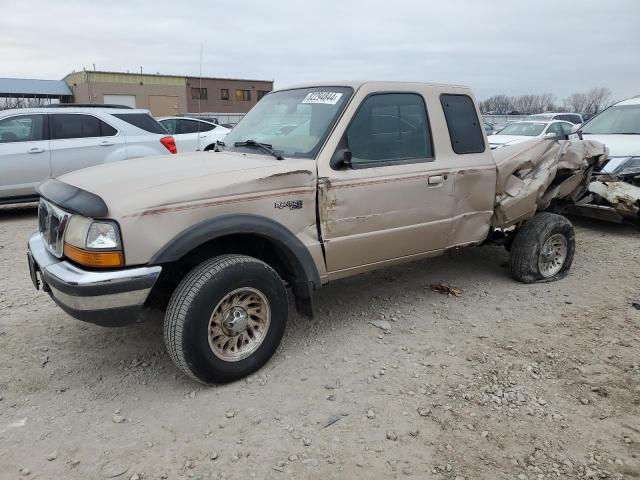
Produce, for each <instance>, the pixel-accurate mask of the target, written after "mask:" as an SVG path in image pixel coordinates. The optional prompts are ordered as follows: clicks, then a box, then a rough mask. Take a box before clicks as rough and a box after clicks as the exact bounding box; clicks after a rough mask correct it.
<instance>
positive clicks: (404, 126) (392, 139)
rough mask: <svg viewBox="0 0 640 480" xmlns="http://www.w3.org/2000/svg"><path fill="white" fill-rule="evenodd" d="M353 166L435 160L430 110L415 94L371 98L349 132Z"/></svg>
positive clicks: (367, 100) (350, 126)
mask: <svg viewBox="0 0 640 480" xmlns="http://www.w3.org/2000/svg"><path fill="white" fill-rule="evenodd" d="M347 143H348V146H349V150H351V163H352V165H353V166H355V167H357V166H366V165H367V164H370V165H371V166H375V165H379V164H385V163H411V162H415V161H426V160H432V159H433V147H432V142H431V135H430V132H429V122H428V119H427V109H426V107H425V104H424V100H423V99H422V97H421V96H420V95H417V94H414V93H389V94H377V95H372V96H370V97H368V98H367V99H366V100H365V101H364V102H363V104H362V105H361V106H360V108H359V109H358V111H357V112H356V114H355V116H354V118H353V120H352V122H351V125H349V128H348V130H347Z"/></svg>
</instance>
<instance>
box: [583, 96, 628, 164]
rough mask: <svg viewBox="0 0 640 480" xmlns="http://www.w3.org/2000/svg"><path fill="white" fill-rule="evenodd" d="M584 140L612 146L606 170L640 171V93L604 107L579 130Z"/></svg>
mask: <svg viewBox="0 0 640 480" xmlns="http://www.w3.org/2000/svg"><path fill="white" fill-rule="evenodd" d="M579 132H581V133H582V137H583V138H584V139H585V140H597V141H598V142H602V143H604V144H605V145H606V146H607V147H608V148H609V161H608V162H607V163H606V164H605V166H604V167H602V172H604V173H615V174H620V173H622V172H623V170H631V169H633V170H634V171H637V172H640V97H636V98H631V99H629V100H624V101H622V102H618V103H616V104H615V105H613V106H611V107H609V108H607V109H606V110H603V111H602V112H600V113H599V114H598V115H596V116H595V117H593V118H592V119H591V120H589V121H588V122H587V123H585V124H584V125H583V126H582V127H581V128H580V130H579Z"/></svg>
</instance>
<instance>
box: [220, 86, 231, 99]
mask: <svg viewBox="0 0 640 480" xmlns="http://www.w3.org/2000/svg"><path fill="white" fill-rule="evenodd" d="M220 100H229V89H228V88H221V89H220Z"/></svg>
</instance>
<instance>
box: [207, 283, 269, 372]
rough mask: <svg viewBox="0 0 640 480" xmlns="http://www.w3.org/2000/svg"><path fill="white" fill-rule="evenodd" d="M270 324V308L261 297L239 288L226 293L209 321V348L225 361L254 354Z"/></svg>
mask: <svg viewBox="0 0 640 480" xmlns="http://www.w3.org/2000/svg"><path fill="white" fill-rule="evenodd" d="M270 323H271V307H270V306H269V301H268V300H267V297H265V296H264V294H263V293H262V292H261V291H259V290H256V289H255V288H249V287H242V288H237V289H236V290H233V291H232V292H229V293H227V294H226V295H225V296H224V297H223V298H222V300H220V301H219V302H218V305H216V308H214V309H213V313H212V314H211V318H210V319H209V329H208V334H209V347H210V348H211V351H212V352H213V354H214V355H215V356H216V357H218V358H220V359H221V360H224V361H227V362H237V361H239V360H242V359H245V358H247V357H248V356H250V355H251V354H252V353H253V352H255V351H256V350H257V349H258V347H259V346H260V345H261V344H262V342H263V341H264V339H265V337H266V335H267V331H268V330H269V325H270Z"/></svg>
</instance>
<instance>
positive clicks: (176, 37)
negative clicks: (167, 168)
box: [0, 0, 640, 99]
mask: <svg viewBox="0 0 640 480" xmlns="http://www.w3.org/2000/svg"><path fill="white" fill-rule="evenodd" d="M0 7H2V8H1V11H2V14H1V15H0V59H2V68H1V70H0V77H24V78H44V79H50V78H51V79H60V78H62V77H63V76H64V75H66V74H67V73H69V72H71V71H72V70H74V69H75V70H81V69H82V68H83V67H85V68H93V67H92V66H93V64H94V63H95V66H96V68H97V69H98V70H119V71H127V70H129V71H132V72H133V71H139V69H140V67H141V66H142V69H143V71H144V72H152V73H156V72H160V73H167V74H176V75H197V74H198V71H199V53H200V43H201V42H202V43H203V45H204V61H203V67H202V70H203V72H202V73H203V75H205V76H220V77H239V78H255V79H272V78H274V79H275V81H276V87H284V86H286V85H290V84H295V83H301V82H305V81H317V80H339V79H375V80H417V81H429V82H439V83H457V84H464V85H469V86H471V87H472V88H473V89H474V90H475V92H476V95H477V96H478V97H480V98H485V97H487V96H490V95H492V94H496V93H506V94H510V95H512V94H521V93H545V92H551V93H554V94H556V95H558V96H559V97H563V96H566V95H567V94H570V93H572V92H575V91H582V90H586V89H589V88H591V87H595V86H607V87H609V88H611V90H613V92H614V97H615V98H616V99H622V98H626V97H629V96H633V95H638V94H640V0H608V1H604V0H573V1H569V0H567V1H564V2H563V1H561V0H535V1H533V0H483V1H480V0H442V1H438V2H431V1H427V0H423V1H420V0H394V1H389V0H383V1H378V0H366V1H365V0H359V1H353V0H351V1H349V0H323V1H321V2H305V1H303V0H271V1H265V0H263V1H258V0H255V1H253V0H230V1H227V0H190V1H188V2H178V1H175V0H172V1H165V0H135V1H133V0H109V1H104V0H103V1H86V0H83V1H79V0H64V1H57V2H54V1H50V0H40V1H35V0H20V1H13V0H0Z"/></svg>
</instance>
